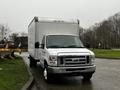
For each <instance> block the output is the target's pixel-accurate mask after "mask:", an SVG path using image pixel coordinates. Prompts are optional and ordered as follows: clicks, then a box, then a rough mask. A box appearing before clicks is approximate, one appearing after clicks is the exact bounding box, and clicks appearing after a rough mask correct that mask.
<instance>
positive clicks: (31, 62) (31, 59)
mask: <svg viewBox="0 0 120 90" xmlns="http://www.w3.org/2000/svg"><path fill="white" fill-rule="evenodd" d="M29 59H30V67H36V66H37V61H36V60H35V59H33V58H32V57H31V56H30V57H29Z"/></svg>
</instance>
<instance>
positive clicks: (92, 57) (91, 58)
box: [90, 55, 95, 64]
mask: <svg viewBox="0 0 120 90" xmlns="http://www.w3.org/2000/svg"><path fill="white" fill-rule="evenodd" d="M90 60H91V64H94V62H95V55H90Z"/></svg>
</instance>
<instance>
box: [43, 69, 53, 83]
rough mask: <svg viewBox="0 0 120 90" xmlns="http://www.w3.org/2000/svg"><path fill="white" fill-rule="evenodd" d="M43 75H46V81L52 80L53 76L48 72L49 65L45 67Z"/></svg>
mask: <svg viewBox="0 0 120 90" xmlns="http://www.w3.org/2000/svg"><path fill="white" fill-rule="evenodd" d="M43 76H44V79H45V81H46V82H50V81H51V76H50V73H48V69H47V67H45V68H44V71H43Z"/></svg>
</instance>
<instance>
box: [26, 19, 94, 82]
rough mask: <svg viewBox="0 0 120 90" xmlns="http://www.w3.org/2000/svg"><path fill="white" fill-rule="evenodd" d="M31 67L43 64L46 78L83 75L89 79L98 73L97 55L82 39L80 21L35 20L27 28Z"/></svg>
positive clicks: (47, 79)
mask: <svg viewBox="0 0 120 90" xmlns="http://www.w3.org/2000/svg"><path fill="white" fill-rule="evenodd" d="M28 53H29V60H30V67H34V66H36V65H37V62H38V61H39V62H40V65H41V67H42V68H43V69H44V70H43V76H44V79H45V80H46V81H49V80H50V79H52V78H51V76H53V75H68V76H71V75H81V76H83V79H85V80H90V78H91V77H92V74H93V73H94V72H95V69H96V66H95V64H94V59H95V55H94V53H93V52H92V51H90V50H88V49H87V48H85V47H84V46H83V44H82V42H81V40H80V39H79V22H78V21H77V20H76V21H68V20H57V19H47V20H46V19H40V18H38V17H34V19H33V20H32V21H31V23H30V24H29V26H28Z"/></svg>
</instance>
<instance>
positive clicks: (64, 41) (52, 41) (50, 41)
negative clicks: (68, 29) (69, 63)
mask: <svg viewBox="0 0 120 90" xmlns="http://www.w3.org/2000/svg"><path fill="white" fill-rule="evenodd" d="M46 47H47V48H84V46H83V44H82V42H81V41H80V39H79V37H77V36H70V35H48V36H47V37H46Z"/></svg>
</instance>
